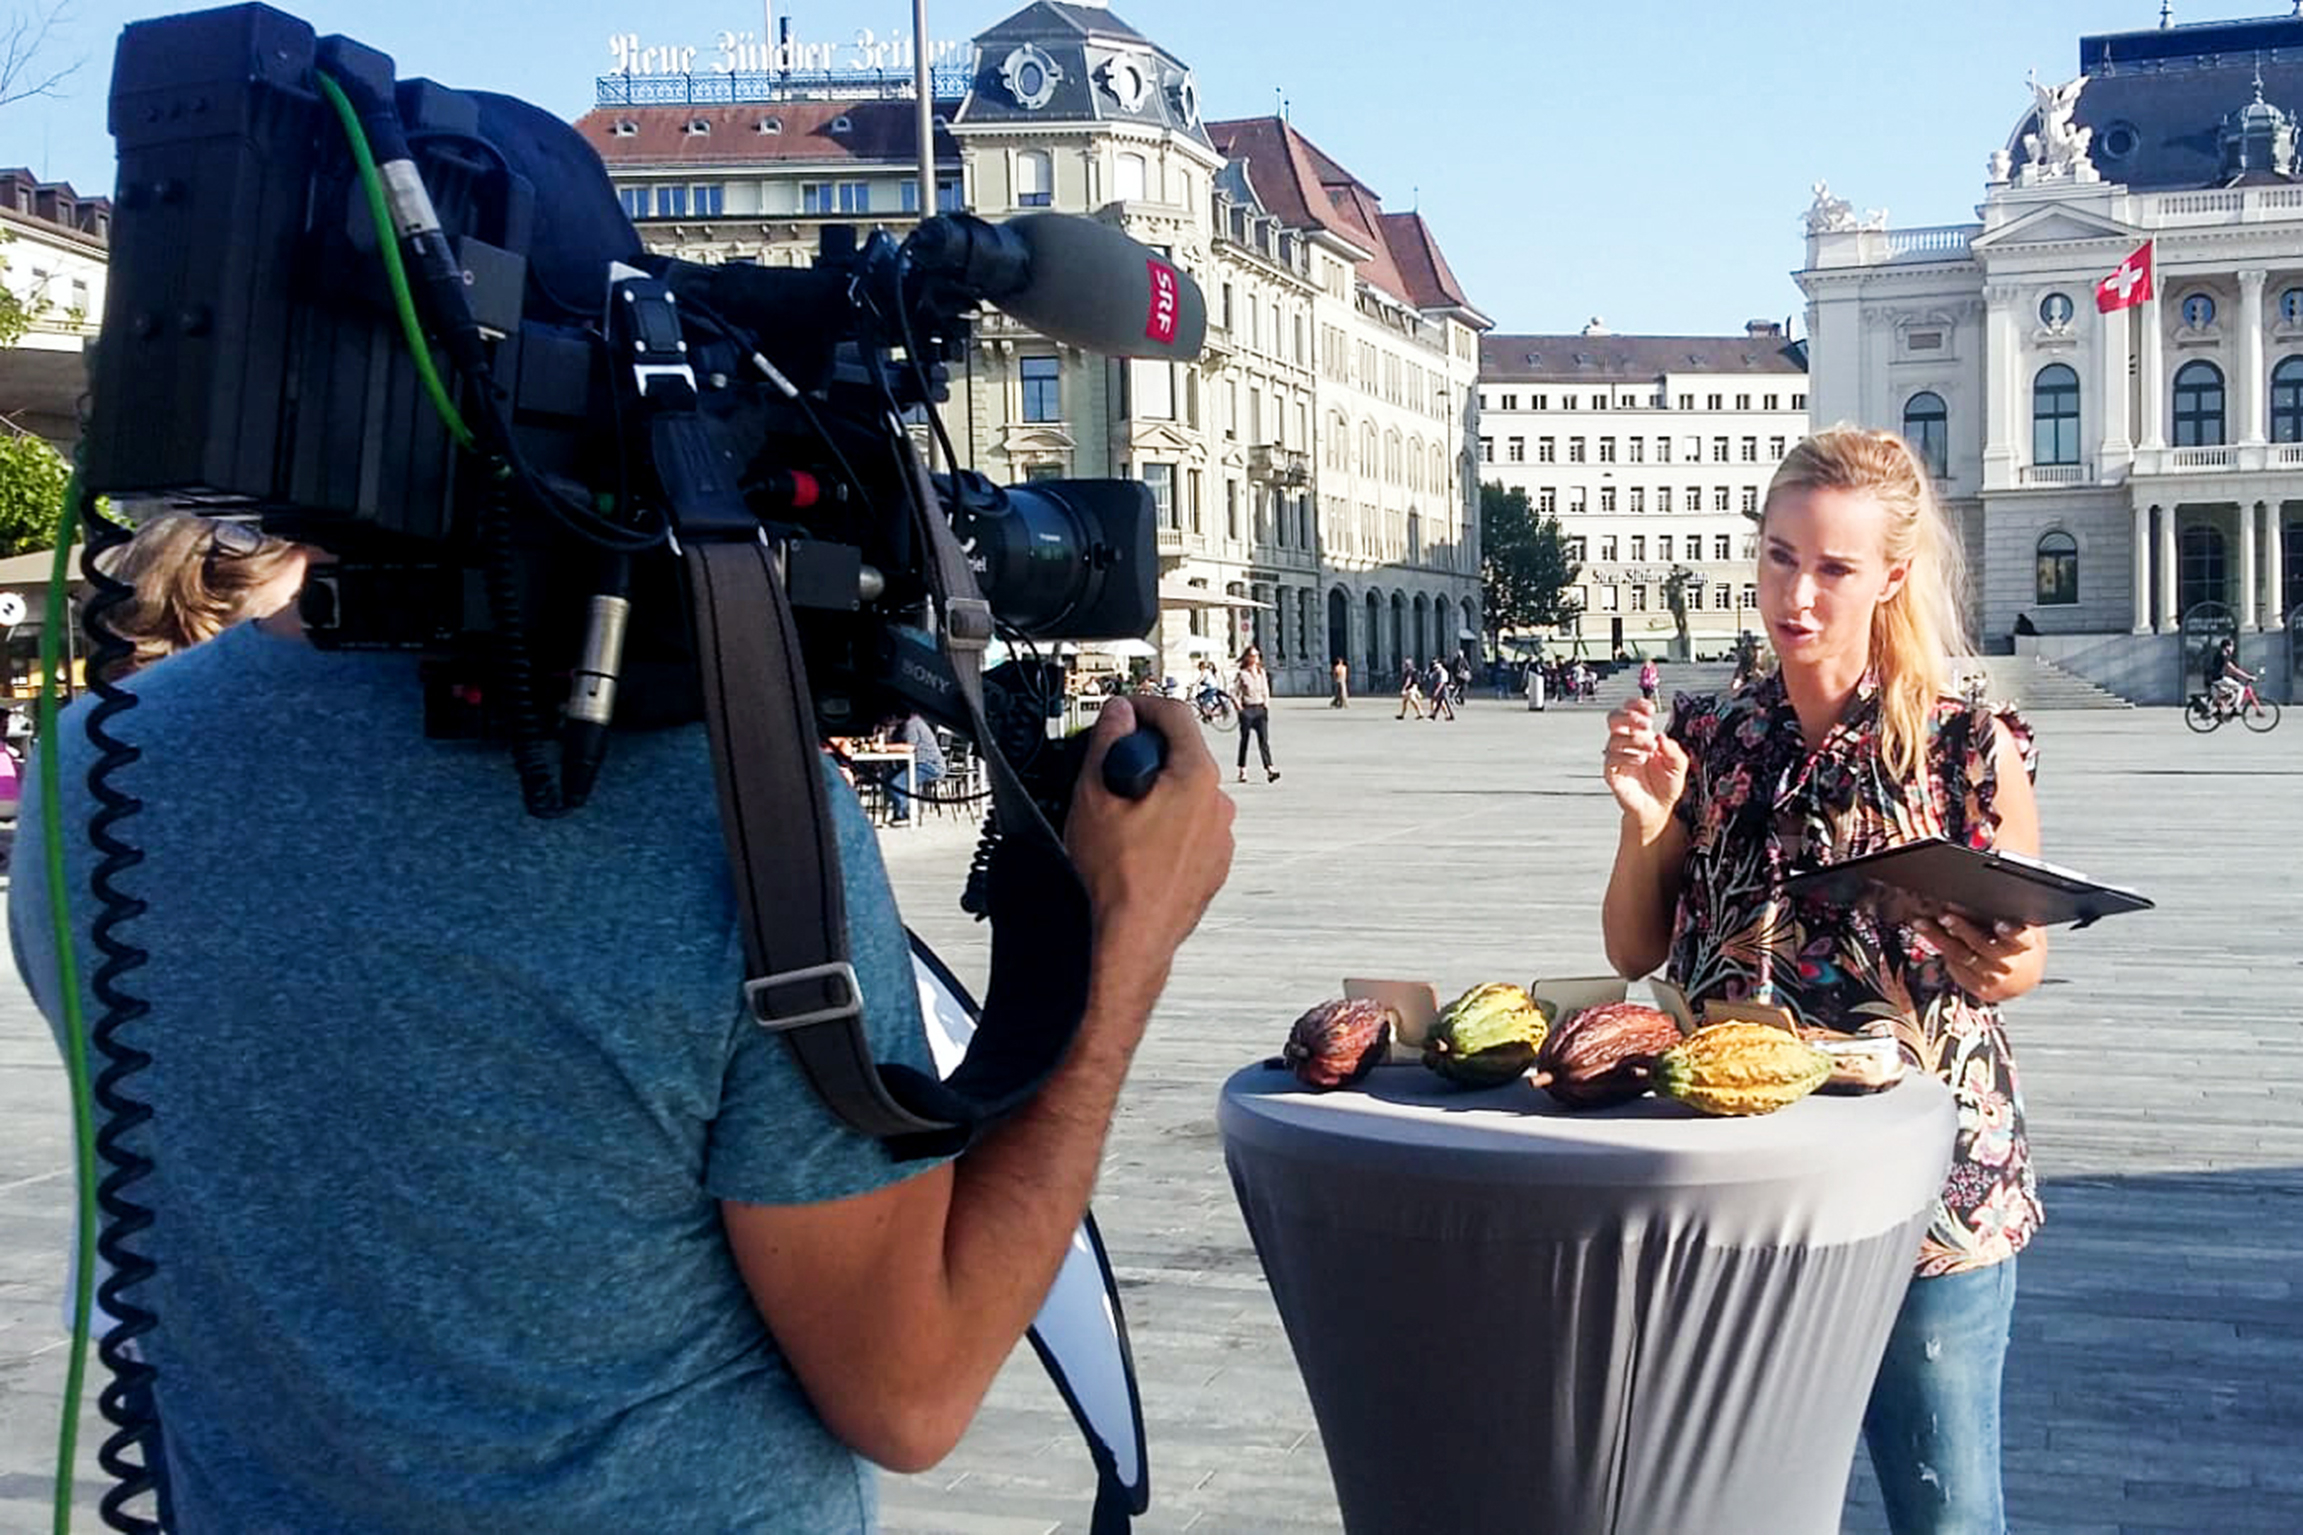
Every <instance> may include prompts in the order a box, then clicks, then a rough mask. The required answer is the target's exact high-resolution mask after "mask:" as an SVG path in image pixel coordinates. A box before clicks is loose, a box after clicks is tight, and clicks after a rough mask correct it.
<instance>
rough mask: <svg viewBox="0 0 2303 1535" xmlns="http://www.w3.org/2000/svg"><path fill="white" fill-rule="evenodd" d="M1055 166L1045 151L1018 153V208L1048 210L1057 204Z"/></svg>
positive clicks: (1022, 151) (1032, 150) (1036, 150)
mask: <svg viewBox="0 0 2303 1535" xmlns="http://www.w3.org/2000/svg"><path fill="white" fill-rule="evenodd" d="M1055 200H1056V192H1055V166H1054V163H1053V162H1052V161H1051V160H1050V159H1049V158H1048V152H1047V151H1046V150H1044V149H1025V150H1019V151H1017V153H1016V206H1017V207H1019V208H1046V207H1050V206H1052V205H1053V204H1054V203H1055Z"/></svg>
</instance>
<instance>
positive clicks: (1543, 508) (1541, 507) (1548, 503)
mask: <svg viewBox="0 0 2303 1535" xmlns="http://www.w3.org/2000/svg"><path fill="white" fill-rule="evenodd" d="M1535 509H1536V510H1537V511H1538V512H1540V513H1542V514H1543V515H1544V516H1546V517H1550V516H1553V515H1555V514H1556V513H1557V512H1558V511H1559V492H1558V491H1556V490H1554V489H1552V487H1550V486H1549V485H1546V486H1544V487H1543V488H1542V489H1541V490H1539V491H1537V492H1536V493H1535Z"/></svg>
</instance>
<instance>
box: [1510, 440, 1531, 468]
mask: <svg viewBox="0 0 2303 1535" xmlns="http://www.w3.org/2000/svg"><path fill="white" fill-rule="evenodd" d="M1507 456H1508V457H1509V458H1510V459H1511V461H1512V462H1513V463H1515V464H1524V463H1526V462H1527V439H1526V438H1524V437H1514V438H1513V439H1511V447H1510V452H1509V453H1508V455H1507Z"/></svg>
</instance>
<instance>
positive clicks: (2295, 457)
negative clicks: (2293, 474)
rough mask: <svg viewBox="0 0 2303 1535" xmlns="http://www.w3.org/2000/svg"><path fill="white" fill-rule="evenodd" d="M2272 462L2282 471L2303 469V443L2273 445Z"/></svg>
mask: <svg viewBox="0 0 2303 1535" xmlns="http://www.w3.org/2000/svg"><path fill="white" fill-rule="evenodd" d="M2271 462H2272V463H2273V464H2276V465H2277V466H2278V467H2279V468H2281V469H2297V468H2303V442H2282V443H2275V444H2273V445H2272V448H2271Z"/></svg>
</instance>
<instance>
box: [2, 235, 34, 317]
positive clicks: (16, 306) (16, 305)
mask: <svg viewBox="0 0 2303 1535" xmlns="http://www.w3.org/2000/svg"><path fill="white" fill-rule="evenodd" d="M15 239H16V236H15V235H13V234H11V233H10V232H9V231H7V230H5V229H0V245H8V244H11V243H13V242H14V241H15ZM39 312H40V306H39V304H38V302H37V301H35V302H33V303H30V304H27V303H25V302H24V301H23V300H22V299H20V298H18V297H17V296H16V295H15V294H14V293H13V292H11V291H10V290H9V289H7V288H5V287H0V346H14V345H15V344H16V343H17V342H19V341H21V340H23V339H24V333H25V332H26V331H28V330H30V329H31V328H32V320H33V317H34V316H35V315H37V314H38V313H39Z"/></svg>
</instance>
